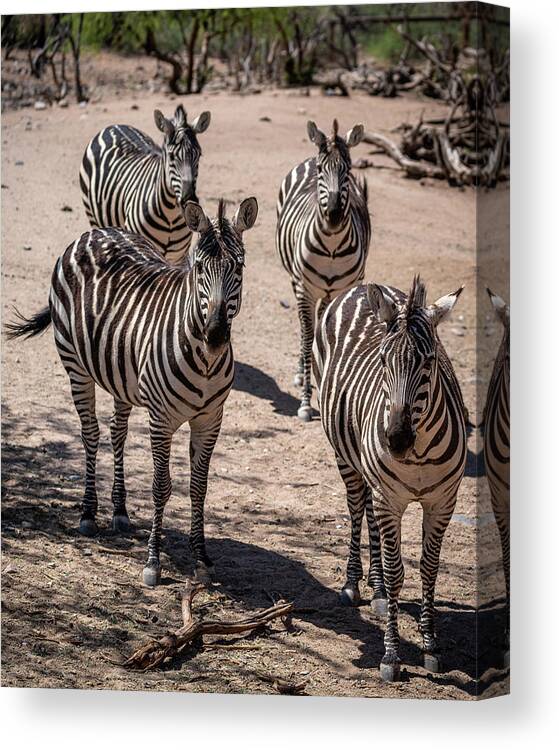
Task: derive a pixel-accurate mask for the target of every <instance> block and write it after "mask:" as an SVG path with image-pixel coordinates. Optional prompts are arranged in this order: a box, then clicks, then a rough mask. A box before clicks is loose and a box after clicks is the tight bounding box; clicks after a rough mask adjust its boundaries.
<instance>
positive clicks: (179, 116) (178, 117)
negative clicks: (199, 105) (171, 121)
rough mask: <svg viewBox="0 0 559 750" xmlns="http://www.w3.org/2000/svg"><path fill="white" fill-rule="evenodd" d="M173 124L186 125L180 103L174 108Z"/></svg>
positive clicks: (184, 113)
mask: <svg viewBox="0 0 559 750" xmlns="http://www.w3.org/2000/svg"><path fill="white" fill-rule="evenodd" d="M175 124H176V125H179V126H180V127H182V128H184V127H186V112H185V111H184V107H183V106H182V104H179V106H178V107H177V108H176V109H175Z"/></svg>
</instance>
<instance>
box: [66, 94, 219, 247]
mask: <svg viewBox="0 0 559 750" xmlns="http://www.w3.org/2000/svg"><path fill="white" fill-rule="evenodd" d="M155 119H156V123H157V125H158V127H159V128H160V130H162V132H164V133H165V139H164V143H163V146H162V147H161V146H158V145H157V144H156V143H155V142H154V141H153V140H152V139H151V138H150V137H149V136H148V135H146V134H145V133H142V132H141V131H140V130H137V129H136V128H133V127H130V126H128V125H110V126H109V127H107V128H104V130H102V131H101V132H100V133H98V134H97V135H96V136H95V137H94V138H93V139H92V140H91V141H90V143H89V144H88V146H87V148H86V151H85V153H84V156H83V160H82V165H81V169H80V188H81V192H82V199H83V203H84V206H85V211H86V214H87V218H88V220H89V222H90V224H91V226H92V227H99V228H102V227H120V228H126V229H128V230H129V231H131V232H135V233H137V234H142V235H143V236H144V237H146V238H147V239H148V240H150V242H151V243H152V244H153V245H155V247H156V248H158V249H159V250H160V252H161V253H162V254H163V255H165V256H166V258H167V260H169V261H170V262H175V261H179V260H181V259H182V258H183V257H184V256H185V254H187V253H188V250H189V248H190V243H191V240H192V232H191V231H190V229H189V228H188V226H187V225H186V223H185V220H184V212H183V206H184V204H185V202H186V201H187V200H190V199H193V200H197V198H196V178H197V173H198V161H199V158H200V155H201V150H200V146H199V144H198V139H197V133H200V132H203V131H204V130H205V129H206V128H207V127H208V124H209V119H210V116H209V113H207V112H205V113H203V114H202V115H200V117H199V118H197V119H196V120H195V121H194V122H193V123H192V125H188V124H187V122H186V113H185V112H184V109H183V108H182V107H178V108H177V110H176V112H175V117H174V119H173V120H167V119H166V118H164V117H163V115H162V114H161V113H160V112H159V111H158V110H156V112H155Z"/></svg>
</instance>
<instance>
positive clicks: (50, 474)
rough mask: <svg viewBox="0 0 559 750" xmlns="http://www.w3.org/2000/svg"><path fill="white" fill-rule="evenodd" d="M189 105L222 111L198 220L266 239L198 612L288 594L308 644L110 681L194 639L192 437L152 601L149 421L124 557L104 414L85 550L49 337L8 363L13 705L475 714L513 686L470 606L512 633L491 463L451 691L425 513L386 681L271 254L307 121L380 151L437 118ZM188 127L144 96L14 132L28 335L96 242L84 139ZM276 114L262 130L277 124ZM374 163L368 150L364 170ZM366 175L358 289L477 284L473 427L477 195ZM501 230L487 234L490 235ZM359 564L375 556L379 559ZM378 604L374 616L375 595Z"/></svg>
mask: <svg viewBox="0 0 559 750" xmlns="http://www.w3.org/2000/svg"><path fill="white" fill-rule="evenodd" d="M185 104H186V108H187V111H188V113H189V114H191V115H196V114H198V113H199V112H200V111H201V110H203V109H210V110H211V112H212V124H211V127H210V129H209V130H208V132H207V133H206V134H204V135H203V136H202V137H201V142H202V146H203V150H204V154H203V157H202V161H201V167H200V175H199V195H200V196H201V199H202V200H203V201H204V202H205V204H206V205H207V206H208V207H209V209H210V210H211V209H213V208H215V205H216V201H217V199H218V197H220V196H224V197H226V198H227V199H229V200H231V201H234V202H235V203H238V201H239V200H240V199H241V198H242V197H245V196H247V195H251V194H254V195H256V196H257V197H258V201H259V204H260V214H259V217H258V221H257V224H256V227H255V228H254V230H252V231H251V232H250V233H247V235H246V246H247V267H246V275H245V287H244V290H245V291H244V301H243V309H242V311H241V314H240V315H239V317H238V318H237V319H236V321H235V325H234V331H233V340H234V350H235V358H236V363H237V365H236V368H237V369H236V381H235V388H234V390H233V391H232V393H231V396H230V398H229V401H228V403H227V405H226V410H225V417H224V421H223V428H222V433H221V437H220V439H219V441H218V444H217V448H216V452H215V454H214V458H213V461H212V465H211V470H210V484H209V492H208V502H207V514H206V530H207V536H208V539H209V543H208V550H209V553H210V555H211V556H212V557H213V558H214V560H215V562H216V568H217V579H216V584H215V586H214V588H213V589H212V590H211V591H209V592H207V593H204V594H203V595H202V596H201V597H200V599H199V600H197V601H198V605H197V607H196V612H197V613H198V614H201V615H204V616H208V615H211V616H212V617H218V618H234V617H237V616H243V615H245V614H246V613H247V612H250V611H254V610H257V609H259V608H263V607H267V606H269V604H270V597H276V598H277V597H279V596H282V597H284V598H286V599H289V600H294V601H295V604H296V607H297V610H296V615H295V618H294V628H293V630H292V631H290V632H287V631H285V630H284V629H282V627H281V626H280V625H272V626H271V627H270V628H269V630H268V631H267V632H265V633H263V634H262V633H261V634H259V635H256V636H253V637H249V638H240V639H237V640H234V641H233V643H235V644H236V648H230V649H223V648H221V649H220V648H216V647H211V646H209V647H204V648H200V647H197V648H192V649H191V650H189V651H188V652H186V653H185V654H183V656H182V657H181V658H180V659H176V660H174V661H172V662H171V663H169V664H166V665H165V667H164V669H162V670H160V671H157V672H154V673H149V674H138V673H131V672H127V671H125V670H124V669H123V668H122V667H120V666H118V662H119V661H120V660H121V659H122V657H123V656H126V655H128V654H130V653H131V652H132V650H134V648H135V647H137V646H139V645H140V644H141V642H142V641H144V640H145V639H146V637H149V636H156V635H160V634H163V633H164V632H165V631H166V630H167V629H169V628H172V627H175V626H177V624H178V620H179V618H180V608H179V600H178V598H179V597H180V590H181V581H182V580H183V579H184V575H185V573H186V572H187V571H188V570H189V566H190V557H189V550H188V528H189V515H190V511H189V502H188V498H187V497H186V491H187V486H188V458H187V435H186V434H185V431H184V430H185V429H186V428H184V429H183V430H182V431H180V432H179V433H178V434H177V435H176V436H175V441H174V448H173V455H172V475H173V479H174V489H173V495H172V498H171V501H170V502H169V505H168V508H167V511H166V516H165V524H164V542H163V550H164V552H163V556H162V561H163V565H164V577H163V585H162V586H160V587H159V588H157V589H155V590H150V589H147V588H145V587H143V586H142V584H141V570H142V566H143V563H144V560H145V556H146V540H147V535H148V528H149V524H150V518H151V497H150V486H151V468H150V464H151V460H150V454H149V442H148V433H147V422H146V415H145V414H144V413H142V412H141V411H139V410H137V411H136V412H135V413H133V417H132V420H131V430H130V436H129V440H128V444H127V451H126V470H127V476H128V495H129V510H130V513H131V516H132V519H133V521H134V523H135V533H134V534H133V535H131V536H130V537H128V538H126V539H123V538H118V537H115V536H113V534H112V533H111V532H110V530H109V524H110V514H111V507H110V487H111V481H112V477H111V466H112V457H111V452H110V442H109V433H108V419H109V416H110V410H111V400H110V398H109V397H108V396H107V394H105V393H99V398H98V413H99V416H100V421H101V425H102V434H101V445H100V452H99V473H98V492H99V499H100V518H99V520H100V525H101V527H102V529H103V531H102V533H101V534H100V536H99V537H98V538H95V539H85V538H81V537H80V536H79V535H78V533H77V524H78V519H79V508H80V500H81V495H82V473H83V455H82V446H81V443H80V440H79V427H78V419H77V416H76V414H75V412H74V407H73V404H72V401H71V397H70V393H69V387H68V383H67V379H66V375H65V373H64V370H63V368H62V366H61V364H60V362H59V360H58V358H57V354H56V351H55V348H54V344H53V340H52V334H51V332H48V333H47V334H46V335H45V336H43V337H42V338H40V339H38V340H34V341H30V342H26V343H12V344H6V343H5V342H4V345H3V353H2V366H3V389H2V390H3V392H2V395H3V416H2V426H3V453H2V469H3V505H2V510H3V519H2V520H3V560H2V573H3V576H2V583H3V588H2V636H3V639H2V666H3V670H2V683H3V685H5V686H37V687H39V686H41V687H79V688H97V689H100V688H112V689H134V690H145V689H157V690H189V691H219V692H253V693H254V692H273V691H274V688H273V687H272V686H271V685H270V684H268V683H266V682H264V681H262V680H261V679H260V678H259V677H258V676H257V674H256V672H257V671H260V672H265V673H268V674H277V675H283V676H284V677H289V678H291V677H292V678H293V679H295V680H296V681H300V680H307V681H308V684H307V688H306V692H307V694H311V695H338V696H371V697H372V696H387V697H402V698H410V697H416V698H451V699H471V698H473V697H475V696H476V694H477V693H479V692H480V691H481V690H482V688H487V693H486V694H494V693H498V692H501V691H504V690H506V689H507V687H508V686H507V680H508V677H507V675H506V674H504V673H500V672H498V671H496V670H494V669H492V666H495V664H496V663H497V662H496V657H495V656H494V654H493V653H492V651H494V648H493V646H494V645H495V643H494V642H495V632H494V631H491V628H489V630H488V631H487V632H486V634H485V635H484V636H483V637H482V638H481V643H480V652H479V653H476V647H475V640H474V638H475V633H476V627H475V620H476V610H475V607H476V602H477V601H478V600H479V601H481V600H483V601H484V602H489V609H488V614H487V615H486V616H485V622H486V623H489V624H490V625H497V626H498V623H499V621H500V620H499V612H500V609H499V607H497V608H496V609H494V608H492V603H493V604H494V603H495V601H496V600H498V599H499V598H500V597H502V593H503V579H502V574H501V571H500V566H499V562H500V548H499V544H498V540H497V533H496V528H495V525H494V522H493V519H492V515H491V513H490V506H489V504H488V500H487V494H486V491H485V489H484V487H485V479H484V478H482V475H483V466H482V462H481V461H479V460H476V455H475V451H476V450H477V448H476V445H477V443H476V435H475V432H474V433H473V434H472V436H471V452H470V455H469V460H468V468H467V473H466V477H465V479H464V481H463V483H462V486H461V489H460V492H459V497H458V504H457V507H456V514H455V517H454V518H453V521H452V522H451V524H450V527H449V530H448V532H447V534H446V537H445V542H444V546H443V551H442V564H441V569H440V575H439V582H438V589H437V602H438V608H439V612H440V617H439V631H440V635H441V643H442V647H443V651H444V657H445V664H446V667H447V670H448V671H447V672H446V673H444V674H439V675H431V674H428V673H427V672H426V671H425V670H424V669H423V668H422V666H420V665H421V664H422V660H421V652H420V648H419V647H420V637H419V633H418V632H417V617H418V612H419V602H420V579H419V570H418V563H419V555H420V545H421V516H420V509H419V506H417V507H415V506H413V507H410V508H409V510H408V512H407V514H406V516H405V518H404V526H403V555H404V561H405V567H406V581H405V585H404V589H403V591H402V599H401V603H402V607H401V617H400V626H401V635H402V650H401V655H402V659H403V663H404V670H403V678H402V681H401V682H399V683H397V684H394V685H386V684H384V683H382V682H381V681H380V677H379V673H378V663H379V660H380V658H381V657H382V653H383V646H382V630H383V629H382V622H379V621H378V620H376V619H375V617H374V616H373V615H372V613H371V611H370V608H369V607H368V605H367V603H366V602H365V603H364V604H363V605H362V606H361V607H360V608H358V609H356V610H347V609H344V608H341V607H340V606H339V605H338V603H337V591H338V590H339V587H340V586H341V584H342V583H343V580H344V571H345V564H346V555H347V551H348V539H349V516H348V511H347V506H346V502H345V495H344V492H343V485H342V482H341V480H340V478H339V476H338V474H337V470H336V468H335V464H334V456H333V453H332V451H331V448H330V447H329V445H328V443H327V441H326V439H325V436H324V434H323V431H322V427H321V425H320V421H319V420H318V419H317V418H315V419H314V421H313V422H311V423H310V424H302V423H300V422H299V421H298V420H297V419H296V417H295V414H296V408H297V391H296V389H295V388H294V386H293V385H292V378H293V373H294V369H295V364H296V359H297V351H298V338H299V334H298V323H297V315H296V309H295V306H294V303H293V300H292V296H291V289H290V284H289V280H288V278H287V276H286V275H285V273H284V271H283V269H282V268H281V265H280V262H279V260H278V258H277V257H276V253H275V248H274V230H275V200H276V195H277V190H278V187H279V184H280V181H281V179H282V178H283V176H284V175H285V173H286V172H287V171H288V170H289V169H290V168H291V167H292V166H293V165H294V164H296V163H297V162H298V161H300V160H301V159H303V158H305V157H306V156H308V155H309V154H311V153H312V151H313V148H314V147H313V146H312V144H309V142H308V140H307V138H306V121H307V119H309V118H312V119H315V120H316V121H317V123H318V124H319V126H322V127H327V126H328V125H329V123H330V122H331V120H332V118H333V117H334V116H337V117H338V118H339V120H340V123H341V126H342V128H343V129H349V128H350V127H351V126H352V125H353V124H354V123H356V122H360V121H362V122H364V123H365V124H366V125H367V127H369V128H370V129H377V130H380V131H381V132H384V133H385V134H388V133H389V132H390V129H391V128H393V127H394V126H396V125H397V124H398V123H400V122H401V121H402V120H415V118H416V117H417V116H418V114H419V112H420V111H421V110H422V109H425V111H426V114H429V113H430V112H434V113H438V114H440V111H441V110H440V106H439V105H437V104H433V103H432V102H428V101H427V102H420V101H418V100H417V99H415V98H400V99H397V100H383V99H373V98H368V97H362V96H353V97H351V98H350V99H348V100H343V99H339V98H335V97H323V96H320V95H319V93H318V92H315V91H313V92H312V95H311V96H310V97H306V96H302V95H298V94H292V93H286V92H266V93H263V94H261V95H259V96H250V97H239V96H234V95H230V94H225V93H222V94H219V95H202V96H192V97H190V98H189V99H188V100H187V101H186V102H185ZM175 105H176V102H172V101H170V100H169V98H168V97H165V96H164V95H162V94H154V95H147V96H146V95H143V94H142V95H139V94H138V95H137V96H136V97H133V96H132V95H130V96H129V98H120V99H118V100H115V99H113V100H112V101H102V102H100V103H98V104H90V105H88V106H87V107H85V108H81V107H78V106H76V105H71V106H70V107H68V108H67V109H58V108H52V109H50V108H49V109H47V110H45V111H34V110H20V111H18V112H13V111H12V112H6V113H5V114H3V115H2V199H3V201H2V204H3V205H2V208H3V211H2V254H3V274H2V291H3V300H2V312H3V318H4V320H6V318H7V317H9V315H10V311H11V308H12V305H14V304H15V305H16V306H17V307H18V308H19V309H20V310H22V312H25V313H31V312H33V311H35V310H36V309H38V308H39V307H42V306H43V305H44V304H45V302H46V300H47V294H48V287H49V279H50V274H51V271H52V268H53V265H54V262H55V259H56V258H57V256H58V255H59V254H60V253H61V252H62V251H63V250H64V249H65V247H66V246H67V244H69V242H70V241H72V240H73V239H75V238H76V237H77V236H79V234H80V233H81V232H82V231H85V230H86V229H87V228H88V227H87V225H86V220H85V213H84V211H83V208H82V205H81V199H80V194H79V187H78V168H79V163H80V160H81V155H82V152H83V149H84V147H85V145H86V143H87V141H88V140H89V138H90V137H91V136H93V135H94V134H95V133H96V132H97V131H98V130H99V129H100V128H102V127H103V126H105V125H108V124H110V123H114V122H124V123H128V124H131V125H135V126H137V127H139V128H141V129H143V130H145V131H146V132H148V133H150V134H151V135H155V132H156V131H155V127H154V125H153V117H152V112H153V109H154V108H155V107H159V108H161V109H162V110H163V111H164V112H171V111H172V109H174V106H175ZM263 116H266V117H269V118H270V121H262V120H261V118H262V117H263ZM367 151H368V147H367V146H364V145H361V146H359V147H358V148H357V149H355V156H356V157H357V156H364V155H366V154H367ZM366 176H367V179H368V181H369V194H370V207H371V211H372V217H373V239H372V244H371V249H370V253H369V261H368V265H367V273H366V279H367V280H375V281H378V282H385V283H390V284H394V285H397V286H401V287H403V288H407V287H408V286H409V284H410V281H411V278H412V276H413V274H414V273H415V272H417V271H420V272H421V274H422V276H423V277H424V279H425V280H426V282H427V285H428V294H429V299H431V300H432V299H434V298H436V297H437V296H439V295H441V294H444V293H446V292H449V291H452V290H454V289H456V288H457V287H458V286H460V285H461V284H466V290H465V291H464V294H463V295H462V297H461V299H460V303H459V305H458V307H457V310H456V312H455V314H454V319H453V321H452V322H450V323H449V324H446V326H445V327H444V329H443V330H441V336H442V338H443V340H444V343H445V345H446V347H447V349H448V352H449V354H450V356H451V358H452V360H453V362H454V365H455V368H456V372H457V375H458V378H459V380H460V382H461V384H462V387H463V390H464V396H465V400H466V404H467V406H468V408H469V410H470V414H471V417H472V419H473V421H476V420H477V418H478V416H479V412H480V408H479V406H478V403H477V401H478V400H479V399H478V395H479V397H480V399H481V398H482V395H483V392H484V389H485V387H486V386H485V383H486V379H487V376H488V373H489V368H490V359H491V354H492V353H494V352H495V351H496V348H497V345H498V340H499V336H500V331H499V330H498V328H497V326H496V324H494V323H493V319H492V318H491V316H490V308H489V305H488V304H486V301H485V299H482V300H481V302H480V306H479V317H480V320H481V321H482V324H483V326H484V329H483V333H482V334H481V335H482V338H483V337H484V347H485V350H486V351H487V352H488V353H489V354H488V356H487V358H486V361H484V363H483V366H482V367H481V370H480V373H479V374H476V346H475V345H476V339H475V334H474V325H475V320H476V284H475V257H474V247H475V237H476V226H475V198H474V194H473V192H472V191H467V190H466V191H461V190H455V189H449V188H448V187H447V186H446V185H443V184H437V183H434V182H427V183H425V184H422V183H419V182H412V181H409V180H406V179H404V178H402V176H401V175H400V173H398V172H396V171H393V170H389V169H369V170H367V173H366ZM490 200H491V201H493V202H494V205H495V206H496V209H497V210H500V211H504V210H505V208H506V204H507V201H508V190H507V188H499V190H498V191H497V192H496V193H494V195H492V196H491V198H490ZM70 209H71V210H70ZM494 231H495V230H494V227H493V226H491V227H489V228H488V229H487V232H488V235H487V236H489V235H490V234H491V232H494ZM496 242H497V244H498V238H497V240H496ZM497 265H498V264H497ZM496 267H497V266H496ZM505 278H506V272H505V273H504V274H503V279H501V280H500V283H499V280H497V281H496V282H495V287H496V291H501V290H503V289H504V284H505ZM504 292H506V289H505V290H504ZM504 292H503V293H504ZM280 301H287V302H288V303H289V307H285V306H284V305H282V304H280ZM487 316H489V317H487ZM478 483H479V488H478ZM476 520H477V521H478V522H479V523H478V525H476ZM478 530H479V532H480V533H479V534H478V533H477V531H478ZM480 540H482V541H483V543H484V545H485V550H486V551H488V552H487V554H486V555H485V557H484V565H485V571H486V573H487V580H486V582H485V583H484V584H483V590H481V589H480V585H479V583H478V580H477V577H478V573H477V570H478V568H477V561H478V556H479V542H480ZM366 554H367V553H366V538H364V540H363V555H364V560H366ZM363 594H364V596H365V598H367V597H368V596H369V595H370V592H368V590H367V588H366V587H363ZM481 632H482V631H481V630H480V633H481ZM209 640H210V641H211V639H209ZM115 662H116V663H115ZM482 673H484V674H483V679H482V682H481V683H479V682H478V678H479V677H480V676H481V675H482Z"/></svg>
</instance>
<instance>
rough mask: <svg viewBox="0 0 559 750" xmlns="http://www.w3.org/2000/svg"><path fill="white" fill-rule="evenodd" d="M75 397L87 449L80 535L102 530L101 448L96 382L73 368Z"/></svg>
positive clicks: (84, 444)
mask: <svg viewBox="0 0 559 750" xmlns="http://www.w3.org/2000/svg"><path fill="white" fill-rule="evenodd" d="M70 385H71V389H72V398H73V399H74V406H75V407H76V411H77V412H78V416H79V418H80V422H81V437H82V442H83V446H84V448H85V492H84V497H83V504H82V514H81V518H80V534H84V535H85V536H94V535H95V534H96V533H97V531H98V529H97V523H96V521H95V516H96V515H97V489H96V486H95V466H96V463H97V448H98V447H99V423H98V422H97V416H96V415H95V382H94V381H93V380H92V379H91V378H90V377H89V375H87V374H85V373H83V374H81V373H80V374H78V373H77V372H75V371H73V372H72V375H71V376H70Z"/></svg>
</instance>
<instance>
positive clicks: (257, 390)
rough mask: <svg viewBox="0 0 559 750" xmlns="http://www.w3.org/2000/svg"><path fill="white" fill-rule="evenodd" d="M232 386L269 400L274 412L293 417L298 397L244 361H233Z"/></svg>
mask: <svg viewBox="0 0 559 750" xmlns="http://www.w3.org/2000/svg"><path fill="white" fill-rule="evenodd" d="M233 388H235V390H237V391H243V392H244V393H250V394H251V395H252V396H257V397H258V398H262V399H264V400H266V401H269V402H270V403H271V405H272V407H273V409H274V411H275V412H276V414H282V415H283V416H285V417H295V416H296V415H297V409H298V408H299V406H300V402H299V399H297V398H295V396H292V395H291V394H290V393H286V391H282V390H281V388H280V387H279V386H278V384H277V383H276V381H275V380H274V379H273V378H272V377H271V376H270V375H268V374H267V373H265V372H264V371H263V370H260V369H259V368H258V367H253V366H252V365H247V364H246V363H244V362H235V381H234V383H233Z"/></svg>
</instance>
